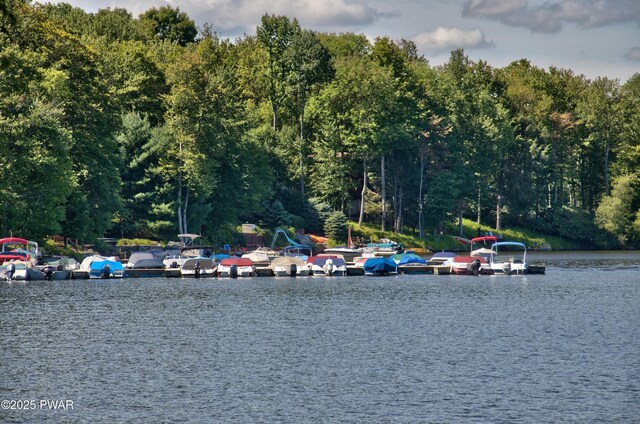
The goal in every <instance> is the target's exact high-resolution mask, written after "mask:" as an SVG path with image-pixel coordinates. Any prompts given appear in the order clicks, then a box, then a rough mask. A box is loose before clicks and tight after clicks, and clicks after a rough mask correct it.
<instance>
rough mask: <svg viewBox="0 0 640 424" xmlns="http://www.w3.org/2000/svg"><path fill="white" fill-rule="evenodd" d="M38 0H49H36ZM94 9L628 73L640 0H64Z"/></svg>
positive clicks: (228, 31)
mask: <svg viewBox="0 0 640 424" xmlns="http://www.w3.org/2000/svg"><path fill="white" fill-rule="evenodd" d="M41 2H43V3H44V2H48V1H46V0H42V1H41ZM50 2H51V3H57V1H50ZM65 3H69V4H71V5H73V6H75V7H80V8H82V9H84V10H86V11H87V12H91V13H94V12H96V11H98V10H99V9H105V8H125V9H127V10H129V11H130V12H131V13H132V14H133V15H134V16H135V17H137V16H138V15H139V14H140V13H142V12H144V11H146V10H148V9H150V8H152V7H156V8H157V7H161V6H171V7H174V8H175V7H178V8H179V9H180V10H181V11H183V12H186V13H187V15H189V17H190V18H191V19H193V20H194V21H195V23H196V25H198V26H199V27H202V26H203V25H204V24H209V25H211V26H212V28H213V30H214V31H215V32H216V33H217V34H218V35H219V36H221V37H224V38H229V39H231V40H233V39H235V38H237V37H240V36H242V35H244V34H247V35H255V33H256V28H257V27H258V26H259V25H260V19H261V17H262V16H263V15H264V14H265V13H267V14H273V15H285V16H288V17H289V18H291V19H293V18H296V19H297V20H298V22H299V23H300V26H301V27H302V28H303V29H309V30H314V31H319V32H335V33H342V32H352V33H356V34H364V35H366V36H367V37H368V38H369V39H371V40H372V41H373V40H374V39H375V37H378V36H388V37H389V38H391V39H393V40H399V39H407V40H412V41H414V42H415V43H416V45H417V46H418V53H420V54H422V55H424V57H425V58H427V59H428V60H429V63H430V64H432V65H441V64H443V63H446V62H447V61H448V59H449V55H450V52H451V50H455V49H458V48H462V49H464V51H465V54H466V55H467V56H468V57H469V58H470V59H471V60H474V61H477V60H484V61H486V62H487V63H488V64H489V65H491V66H494V67H497V68H501V67H504V66H506V65H508V64H509V63H511V62H513V61H516V60H519V59H528V60H529V61H530V62H531V63H532V65H534V66H538V67H541V68H544V69H548V68H549V67H551V66H555V67H558V68H564V69H571V70H572V71H573V72H574V73H575V74H578V75H580V74H582V75H585V76H586V77H587V78H589V79H595V78H597V77H607V78H612V79H618V80H619V81H620V82H621V83H624V82H625V81H627V79H628V78H629V77H631V76H632V75H633V74H635V73H640V0H450V1H446V0H136V1H132V0H94V1H91V0H66V1H65Z"/></svg>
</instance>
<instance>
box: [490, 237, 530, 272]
mask: <svg viewBox="0 0 640 424" xmlns="http://www.w3.org/2000/svg"><path fill="white" fill-rule="evenodd" d="M491 251H492V255H491V259H490V262H489V266H490V267H491V271H493V273H494V274H495V275H512V274H518V275H521V274H526V273H527V272H528V270H529V264H528V263H527V246H525V245H524V243H520V242H516V241H501V242H497V243H493V244H492V245H491Z"/></svg>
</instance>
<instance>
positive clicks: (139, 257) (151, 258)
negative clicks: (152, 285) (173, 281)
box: [123, 252, 165, 277]
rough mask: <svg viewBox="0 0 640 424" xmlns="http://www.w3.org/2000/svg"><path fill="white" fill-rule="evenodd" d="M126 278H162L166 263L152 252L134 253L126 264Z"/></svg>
mask: <svg viewBox="0 0 640 424" xmlns="http://www.w3.org/2000/svg"><path fill="white" fill-rule="evenodd" d="M124 267H125V270H124V275H123V276H124V277H162V276H164V274H165V264H164V262H163V261H162V260H161V259H160V258H158V257H156V256H155V255H154V254H153V253H152V252H133V253H132V254H131V256H130V257H129V261H127V263H126V264H125V266H124Z"/></svg>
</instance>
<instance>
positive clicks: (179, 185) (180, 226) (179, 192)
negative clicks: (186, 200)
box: [178, 176, 185, 234]
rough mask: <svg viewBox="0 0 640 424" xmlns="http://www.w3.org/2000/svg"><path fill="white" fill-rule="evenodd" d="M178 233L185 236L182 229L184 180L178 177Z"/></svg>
mask: <svg viewBox="0 0 640 424" xmlns="http://www.w3.org/2000/svg"><path fill="white" fill-rule="evenodd" d="M178 233H179V234H185V232H184V228H183V227H182V178H181V177H180V176H178Z"/></svg>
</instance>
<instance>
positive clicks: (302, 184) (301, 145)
mask: <svg viewBox="0 0 640 424" xmlns="http://www.w3.org/2000/svg"><path fill="white" fill-rule="evenodd" d="M304 107H305V101H304V98H303V99H302V107H301V110H300V193H301V194H302V195H303V196H304Z"/></svg>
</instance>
